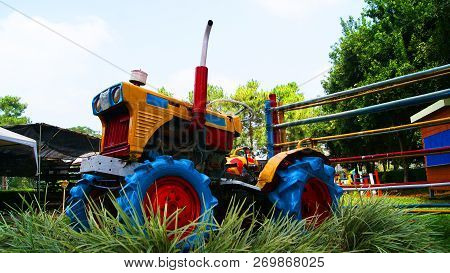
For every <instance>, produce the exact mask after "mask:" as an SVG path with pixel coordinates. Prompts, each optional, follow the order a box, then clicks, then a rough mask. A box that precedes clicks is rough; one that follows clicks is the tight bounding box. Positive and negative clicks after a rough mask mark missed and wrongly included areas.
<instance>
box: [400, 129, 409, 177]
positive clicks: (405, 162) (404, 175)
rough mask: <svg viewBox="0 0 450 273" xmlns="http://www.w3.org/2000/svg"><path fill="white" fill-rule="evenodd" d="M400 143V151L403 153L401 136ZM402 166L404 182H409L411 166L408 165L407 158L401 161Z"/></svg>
mask: <svg viewBox="0 0 450 273" xmlns="http://www.w3.org/2000/svg"><path fill="white" fill-rule="evenodd" d="M398 143H399V145H400V151H401V152H403V142H402V140H401V138H400V136H398ZM401 164H402V168H403V182H408V169H409V164H408V163H407V161H406V159H405V158H402V159H401Z"/></svg>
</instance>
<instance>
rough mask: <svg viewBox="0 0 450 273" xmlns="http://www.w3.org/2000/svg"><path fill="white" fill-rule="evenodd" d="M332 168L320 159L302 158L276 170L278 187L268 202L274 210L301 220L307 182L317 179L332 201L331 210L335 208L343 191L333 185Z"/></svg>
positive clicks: (271, 193) (270, 195) (270, 194)
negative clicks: (278, 178) (273, 206)
mask: <svg viewBox="0 0 450 273" xmlns="http://www.w3.org/2000/svg"><path fill="white" fill-rule="evenodd" d="M334 173H335V171H334V168H333V167H331V166H328V165H326V164H324V162H323V159H322V158H320V157H303V158H301V159H299V160H295V162H294V163H293V164H292V165H290V166H288V167H287V168H286V169H282V170H278V171H277V175H278V176H279V177H280V183H279V185H278V186H277V187H276V188H275V190H273V191H272V192H270V193H269V195H268V196H269V200H270V201H271V202H273V203H274V204H275V206H276V208H277V209H278V210H279V211H281V212H283V213H288V214H291V215H294V216H295V218H296V219H298V220H301V219H302V214H301V201H302V194H303V191H304V189H305V185H306V183H307V181H308V180H309V179H311V178H317V179H319V180H321V181H322V182H323V183H325V184H326V186H327V188H328V191H329V193H330V196H331V200H332V208H336V206H337V205H338V201H339V198H340V197H341V196H342V193H343V190H342V188H341V187H339V186H338V185H336V184H335V183H334Z"/></svg>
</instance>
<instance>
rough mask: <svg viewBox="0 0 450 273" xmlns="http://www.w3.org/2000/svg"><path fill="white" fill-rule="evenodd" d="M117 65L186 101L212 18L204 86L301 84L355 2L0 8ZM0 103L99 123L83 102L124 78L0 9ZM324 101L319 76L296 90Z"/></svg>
mask: <svg viewBox="0 0 450 273" xmlns="http://www.w3.org/2000/svg"><path fill="white" fill-rule="evenodd" d="M2 1H4V2H6V3H8V4H10V5H11V6H14V7H15V8H17V9H19V10H21V11H22V12H24V13H26V14H28V15H29V16H32V17H33V18H35V19H36V20H39V21H40V22H42V23H44V24H46V25H48V26H49V27H51V28H53V29H55V30H57V31H58V32H60V33H62V34H64V35H66V36H68V37H70V38H71V39H73V40H75V41H77V42H78V43H80V44H82V45H83V46H86V47H87V48H89V49H91V50H93V51H95V52H96V53H98V54H100V55H101V56H103V57H105V58H106V59H108V60H110V61H111V62H113V63H114V64H116V65H118V66H120V67H122V68H124V69H125V70H132V69H136V68H140V69H143V70H144V71H146V72H147V73H148V74H149V80H148V82H149V83H150V84H151V85H153V86H156V87H161V86H164V87H166V88H167V89H169V90H171V91H172V92H174V93H175V96H176V97H178V98H186V97H187V93H188V91H189V90H191V89H192V86H193V78H194V77H193V72H194V67H195V66H197V65H198V63H199V59H200V50H201V41H202V35H203V31H204V27H205V24H206V22H207V20H208V19H212V20H214V26H213V30H212V33H211V37H210V48H209V52H208V61H207V66H208V67H209V75H210V83H211V84H217V85H221V86H222V87H224V88H225V90H226V91H227V92H230V91H232V90H234V89H235V88H236V87H238V86H239V85H243V84H245V83H246V82H247V81H248V80H250V79H255V80H258V81H259V82H260V83H261V85H262V88H265V89H270V88H273V87H274V86H276V85H278V84H284V83H288V82H292V81H295V82H297V83H298V84H302V83H303V82H304V81H306V80H308V79H309V78H311V77H312V76H314V75H316V74H318V73H320V72H321V71H323V70H324V69H326V68H327V67H329V58H328V53H329V51H330V46H331V45H333V44H334V43H335V42H336V41H337V40H338V38H339V37H340V35H341V28H340V24H339V22H340V18H341V17H343V18H347V17H348V16H350V15H352V16H358V15H359V14H360V12H361V10H362V8H363V6H364V3H363V1H362V0H242V1H234V0H228V1H201V0H190V1H117V0H116V1H111V0H110V1H94V0H92V1H82V0H79V1H57V0H41V1H24V0H17V1H13V0H2ZM0 45H1V49H2V50H1V51H0V73H1V75H3V79H2V87H1V88H0V96H3V95H6V94H10V95H17V96H20V97H22V98H23V100H24V101H25V102H26V103H28V109H27V112H26V114H27V115H28V116H30V117H31V118H32V121H33V122H46V123H49V124H54V125H58V126H62V127H71V126H76V125H87V126H89V127H91V128H94V129H96V130H99V129H100V122H99V121H98V119H97V118H96V117H94V116H92V114H91V109H90V102H91V100H92V98H93V97H94V96H95V95H96V94H97V93H98V92H99V91H101V90H102V89H104V88H105V87H108V86H110V85H112V84H114V83H116V82H119V81H123V80H128V76H127V75H126V74H125V73H123V72H121V71H119V70H117V69H116V68H114V67H112V66H110V65H108V64H106V63H104V62H102V61H100V60H98V59H96V58H95V57H93V56H91V55H89V54H88V53H86V52H84V51H82V50H80V49H79V48H77V47H75V46H73V45H72V44H70V43H68V42H67V41H65V40H63V39H61V38H59V37H57V36H56V35H54V34H53V33H51V32H49V31H47V30H45V29H44V28H42V27H41V26H39V25H37V24H35V23H33V22H32V21H30V20H29V19H27V18H25V17H23V16H22V15H20V14H18V13H16V12H13V11H12V10H10V9H8V8H7V7H5V6H3V5H2V4H1V3H0ZM301 90H302V91H303V92H304V93H305V95H306V97H316V96H318V95H320V94H322V93H323V90H322V88H321V86H320V78H318V79H316V80H314V81H312V82H310V83H308V84H306V85H304V86H302V88H301Z"/></svg>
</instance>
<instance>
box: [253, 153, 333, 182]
mask: <svg viewBox="0 0 450 273" xmlns="http://www.w3.org/2000/svg"><path fill="white" fill-rule="evenodd" d="M311 154H314V155H316V156H320V157H322V158H326V157H325V156H324V155H323V154H322V153H321V152H320V151H318V150H315V149H312V148H297V149H294V150H289V151H285V152H281V153H278V154H276V155H275V156H273V157H272V158H270V159H269V161H267V163H266V165H265V166H264V169H263V170H262V172H261V173H260V174H259V177H258V183H257V184H256V186H257V187H259V188H260V189H261V190H263V188H264V187H265V186H266V185H267V184H269V183H272V182H273V181H274V177H275V173H276V171H277V170H278V167H279V166H280V164H281V162H283V160H284V159H285V158H286V157H288V156H292V157H294V158H301V157H302V156H304V155H311Z"/></svg>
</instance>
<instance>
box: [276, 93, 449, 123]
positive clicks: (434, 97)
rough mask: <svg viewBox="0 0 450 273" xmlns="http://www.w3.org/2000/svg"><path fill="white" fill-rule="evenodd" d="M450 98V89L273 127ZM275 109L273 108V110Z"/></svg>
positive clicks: (339, 117)
mask: <svg viewBox="0 0 450 273" xmlns="http://www.w3.org/2000/svg"><path fill="white" fill-rule="evenodd" d="M448 97H450V89H444V90H440V91H436V92H432V93H428V94H424V95H419V96H415V97H410V98H405V99H400V100H395V101H390V102H386V103H382V104H377V105H371V106H367V107H364V108H360V109H354V110H349V111H344V112H340V113H336V114H330V115H326V116H320V117H313V118H307V119H302V120H296V121H292V122H285V123H280V124H275V125H272V128H273V129H281V128H287V127H292V126H297V125H304V124H310V123H316V122H324V121H330V120H336V119H343V118H350V117H355V116H359V115H364V114H372V113H378V112H384V111H389V110H394V109H398V108H402V107H408V106H414V105H419V104H424V103H429V102H434V101H437V100H440V99H445V98H448ZM272 109H273V108H272Z"/></svg>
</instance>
